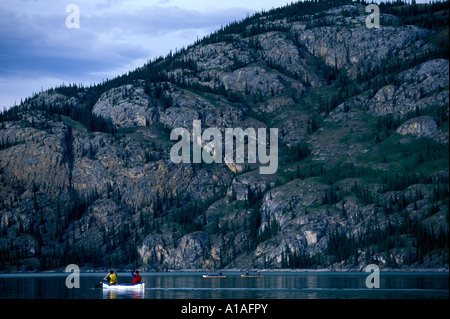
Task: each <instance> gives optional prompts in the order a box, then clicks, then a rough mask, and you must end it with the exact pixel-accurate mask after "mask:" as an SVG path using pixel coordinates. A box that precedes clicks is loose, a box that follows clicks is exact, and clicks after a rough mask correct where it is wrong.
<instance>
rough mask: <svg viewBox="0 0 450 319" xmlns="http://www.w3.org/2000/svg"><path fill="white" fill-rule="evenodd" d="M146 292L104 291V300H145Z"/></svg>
mask: <svg viewBox="0 0 450 319" xmlns="http://www.w3.org/2000/svg"><path fill="white" fill-rule="evenodd" d="M144 297H145V290H144V289H141V290H114V289H103V299H144Z"/></svg>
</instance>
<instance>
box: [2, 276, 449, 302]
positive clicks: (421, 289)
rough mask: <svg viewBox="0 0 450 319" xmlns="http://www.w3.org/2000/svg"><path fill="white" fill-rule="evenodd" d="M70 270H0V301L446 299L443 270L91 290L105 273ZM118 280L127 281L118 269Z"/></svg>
mask: <svg viewBox="0 0 450 319" xmlns="http://www.w3.org/2000/svg"><path fill="white" fill-rule="evenodd" d="M68 275H69V274H68V273H66V274H64V273H63V274H2V275H0V299H131V298H135V299H342V298H345V299H360V298H363V299H372V298H374V299H395V298H397V299H448V298H449V288H448V280H449V277H448V274H436V273H381V275H380V288H379V289H368V288H366V285H365V280H366V277H367V275H368V273H331V272H328V273H322V272H321V273H314V272H270V273H269V272H264V273H262V275H263V277H262V278H241V277H240V275H241V273H230V272H228V273H227V272H224V275H226V278H202V273H141V276H142V279H143V281H144V282H145V283H146V289H145V290H144V291H142V292H139V291H135V292H133V291H124V292H116V291H108V290H103V289H102V288H96V289H95V288H94V287H95V286H96V285H97V284H98V283H99V282H100V281H101V279H102V278H103V277H104V276H105V274H103V273H102V274H99V273H96V274H93V273H82V274H81V276H80V288H78V289H77V288H74V289H68V288H67V287H66V285H65V281H66V278H67V276H68ZM118 278H119V282H122V283H129V282H131V275H130V274H129V273H118Z"/></svg>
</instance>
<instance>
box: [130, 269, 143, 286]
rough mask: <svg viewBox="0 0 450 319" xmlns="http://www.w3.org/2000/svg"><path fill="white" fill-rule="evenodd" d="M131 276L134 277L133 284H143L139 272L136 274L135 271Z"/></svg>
mask: <svg viewBox="0 0 450 319" xmlns="http://www.w3.org/2000/svg"><path fill="white" fill-rule="evenodd" d="M131 276H133V281H132V282H131V283H132V284H138V283H140V282H141V275H139V270H137V271H136V274H135V273H134V269H133V271H132V272H131Z"/></svg>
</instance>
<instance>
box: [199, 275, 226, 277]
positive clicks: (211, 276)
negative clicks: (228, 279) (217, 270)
mask: <svg viewBox="0 0 450 319" xmlns="http://www.w3.org/2000/svg"><path fill="white" fill-rule="evenodd" d="M203 278H225V276H219V275H203Z"/></svg>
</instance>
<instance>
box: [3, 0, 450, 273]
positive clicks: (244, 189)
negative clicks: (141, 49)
mask: <svg viewBox="0 0 450 319" xmlns="http://www.w3.org/2000/svg"><path fill="white" fill-rule="evenodd" d="M364 9H365V8H364V6H362V5H358V4H353V5H347V6H344V7H337V8H333V9H330V10H327V11H322V12H317V13H316V14H313V15H308V16H307V17H302V18H298V19H292V17H291V18H288V17H281V18H280V17H277V18H275V15H274V16H273V19H272V17H270V18H269V17H260V18H258V19H256V20H251V22H248V24H245V25H242V28H240V29H239V32H238V31H236V32H234V31H233V32H232V31H230V32H229V33H226V34H225V35H224V36H223V37H222V38H220V37H219V36H218V39H216V40H211V39H210V40H209V41H207V40H205V41H199V42H198V43H196V44H195V45H192V46H190V47H188V48H186V49H184V50H182V51H181V52H178V53H176V54H174V55H172V54H171V55H169V56H167V57H166V58H164V59H161V60H156V61H155V62H152V63H151V64H149V65H146V66H143V67H142V68H140V69H139V70H137V71H136V73H133V72H131V73H130V75H129V78H126V79H125V80H123V81H122V82H121V83H122V84H121V85H119V86H117V87H111V86H110V85H109V86H104V87H103V86H100V87H99V88H98V89H99V92H101V94H99V95H98V98H97V100H95V101H93V100H90V99H91V97H92V96H93V94H92V92H91V91H90V90H89V88H79V89H78V90H77V91H76V92H75V93H74V92H70V91H69V89H68V88H59V89H55V90H49V91H46V92H43V93H40V94H39V95H35V96H33V97H31V98H29V99H26V100H25V101H24V102H23V103H22V105H20V106H19V107H16V108H13V109H12V110H13V111H12V112H10V113H5V114H2V117H0V119H1V123H0V142H1V144H0V214H1V215H0V217H1V218H0V260H1V262H0V270H7V271H10V270H19V269H34V268H39V269H50V268H57V267H63V266H65V265H64V262H66V261H70V262H74V263H79V264H86V265H87V266H88V267H91V268H96V267H114V268H116V267H117V266H118V265H119V266H123V267H124V268H135V267H142V268H143V269H155V270H168V269H211V270H213V269H225V268H233V269H241V268H242V269H244V268H246V269H248V268H252V267H257V268H260V269H261V268H327V269H349V268H351V269H358V270H360V269H362V268H363V267H364V266H365V265H367V264H368V263H374V262H376V263H379V264H380V265H382V266H383V267H391V268H396V267H397V268H402V269H408V268H409V267H427V266H430V265H433V267H445V266H446V265H447V269H448V248H447V253H446V250H445V247H441V246H439V245H438V244H436V247H437V248H435V249H434V250H432V251H422V250H421V249H423V247H422V246H421V247H418V246H417V245H416V241H417V240H418V237H417V236H418V235H417V234H419V233H420V234H423V232H424V229H427V230H428V231H429V233H430V234H434V236H435V237H436V238H440V239H439V240H440V241H439V240H437V239H436V241H438V242H445V240H444V241H442V238H444V239H445V234H447V236H448V205H446V204H448V155H447V157H445V151H446V150H447V151H448V103H449V88H448V86H449V80H448V77H449V62H448V59H446V58H442V57H441V56H437V57H435V56H434V55H431V54H429V53H430V52H435V51H433V50H437V48H436V45H435V44H433V41H431V39H433V37H434V36H436V34H437V32H436V31H432V30H430V29H426V28H422V27H418V26H415V25H404V24H403V23H401V21H400V19H399V18H397V17H395V16H392V15H385V14H383V15H382V22H383V23H384V24H383V23H382V26H381V28H379V29H369V28H367V27H366V25H365V21H366V17H367V16H366V13H365V10H364ZM223 32H225V31H223ZM436 55H437V54H436ZM387 66H389V67H387ZM146 70H149V71H148V73H145V72H144V71H146ZM139 72H141V73H139ZM157 72H160V73H159V74H157V75H158V76H157V77H152V76H153V75H154V74H155V73H157ZM136 74H137V75H136ZM149 74H150V75H149ZM147 77H148V78H147ZM155 78H156V79H155ZM123 83H126V84H123ZM95 92H98V91H95ZM87 102H89V103H92V104H90V105H92V106H93V107H92V110H90V109H89V110H88V111H89V112H91V113H92V114H94V115H96V116H97V117H98V118H100V119H104V120H105V121H106V122H107V123H111V124H112V125H113V127H114V132H113V133H107V132H104V131H103V132H102V131H101V130H97V131H92V130H90V129H89V125H87V123H86V122H83V121H82V119H81V118H82V117H80V118H77V117H76V116H75V115H74V114H80V113H81V114H82V112H83V110H85V108H84V107H85V106H86V105H87V104H86V103H87ZM91 113H89V115H91ZM84 115H85V114H84ZM194 120H200V121H201V123H202V129H203V130H204V129H206V128H217V129H219V131H220V132H221V133H222V134H223V133H224V132H225V130H226V128H243V129H245V128H255V129H257V128H278V129H279V144H280V147H279V156H278V160H279V168H278V171H277V172H276V173H275V174H272V175H260V174H259V173H258V168H259V167H258V166H259V164H251V165H249V164H247V163H245V164H236V163H231V164H230V163H211V164H207V163H205V162H201V163H183V164H175V163H173V162H172V161H171V159H170V156H169V154H170V150H171V148H172V146H173V145H174V144H175V143H176V142H177V141H172V140H170V131H171V130H172V129H174V128H185V129H187V130H188V131H189V132H192V124H193V121H194ZM205 145H206V142H205V141H203V143H202V145H201V146H202V147H205ZM414 227H416V228H414ZM418 227H424V228H423V229H422V228H418ZM410 229H415V232H410ZM382 234H384V235H382ZM438 236H441V237H438ZM425 237H426V236H425ZM427 238H431V235H430V236H428V237H427ZM383 239H385V240H384V241H383ZM447 239H448V237H447ZM434 244H435V243H433V245H434ZM429 246H430V247H431V246H432V245H431V244H430V245H429ZM339 247H340V248H339ZM446 254H447V255H446ZM445 256H447V257H445ZM446 258H447V259H446Z"/></svg>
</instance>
